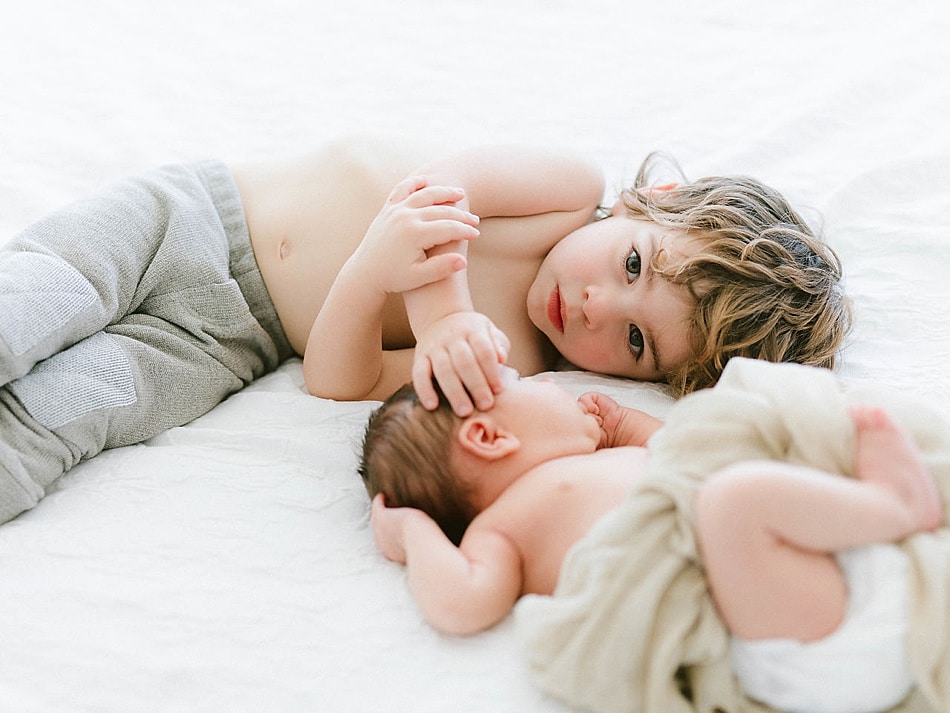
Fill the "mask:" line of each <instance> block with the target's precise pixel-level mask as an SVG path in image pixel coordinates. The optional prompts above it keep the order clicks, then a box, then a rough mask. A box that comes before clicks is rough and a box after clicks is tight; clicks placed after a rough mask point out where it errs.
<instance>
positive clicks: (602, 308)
mask: <svg viewBox="0 0 950 713" xmlns="http://www.w3.org/2000/svg"><path fill="white" fill-rule="evenodd" d="M661 245H662V247H663V248H664V249H666V250H669V251H671V252H674V254H678V255H682V254H684V253H685V251H687V250H688V249H689V248H690V246H689V241H688V239H687V237H686V234H685V232H683V231H682V230H677V229H673V228H665V227H662V226H660V225H658V224H656V223H653V222H651V221H646V220H638V219H633V218H628V217H627V216H626V215H624V214H618V215H612V216H611V217H609V218H605V219H603V220H600V221H597V222H595V223H591V224H589V225H586V226H584V227H582V228H580V229H578V230H575V231H574V232H573V233H570V234H569V235H567V236H566V237H565V238H564V239H563V240H561V241H560V242H559V243H558V244H557V245H555V246H554V248H552V250H551V252H550V253H548V255H547V257H546V258H545V260H544V262H543V263H542V264H541V267H540V269H539V270H538V274H537V276H536V277H535V280H534V283H533V284H532V285H531V288H530V290H529V292H528V300H527V308H528V316H529V317H530V318H531V321H532V322H533V323H534V325H535V326H536V327H537V328H538V329H540V330H541V331H542V332H543V333H544V334H545V335H546V336H547V337H548V339H550V340H551V343H552V344H553V345H554V346H555V348H556V349H557V350H558V351H559V352H560V353H561V354H562V355H563V356H564V357H565V358H566V359H567V360H568V361H570V362H571V363H572V364H574V365H576V366H578V367H580V368H582V369H587V370H590V371H597V372H600V373H603V374H613V375H615V376H623V377H627V378H631V379H637V380H641V381H660V380H662V379H664V378H665V377H666V375H667V374H668V373H669V372H670V371H671V370H673V369H674V368H675V367H677V366H679V365H681V364H682V363H683V362H684V361H686V359H687V358H688V357H689V355H690V344H689V337H688V325H689V319H690V316H691V315H692V310H693V309H694V306H695V305H694V300H693V297H692V295H690V293H689V290H688V289H687V288H686V287H685V286H684V285H674V284H672V283H670V282H668V281H667V280H665V279H663V278H661V277H659V276H656V275H655V274H654V273H653V270H652V269H651V268H650V260H651V259H652V257H653V255H654V254H655V253H656V251H657V250H658V249H659V248H660V247H661Z"/></svg>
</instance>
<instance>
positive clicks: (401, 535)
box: [369, 493, 429, 564]
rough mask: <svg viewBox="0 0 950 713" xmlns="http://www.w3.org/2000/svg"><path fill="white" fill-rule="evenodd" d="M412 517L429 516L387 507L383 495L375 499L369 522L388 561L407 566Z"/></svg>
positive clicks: (420, 512)
mask: <svg viewBox="0 0 950 713" xmlns="http://www.w3.org/2000/svg"><path fill="white" fill-rule="evenodd" d="M412 517H424V518H428V517H429V516H428V515H426V514H425V513H424V512H422V511H421V510H416V509H415V508H405V507H404V508H390V507H386V501H385V499H384V498H383V494H382V493H379V494H378V495H376V497H374V498H373V507H372V510H371V511H370V518H369V522H370V525H372V527H373V539H375V540H376V544H377V546H378V547H379V549H380V550H382V553H383V554H384V555H385V556H386V559H388V560H392V561H393V562H398V563H399V564H406V534H405V533H406V521H407V520H408V519H409V518H412Z"/></svg>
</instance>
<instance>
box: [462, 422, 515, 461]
mask: <svg viewBox="0 0 950 713" xmlns="http://www.w3.org/2000/svg"><path fill="white" fill-rule="evenodd" d="M456 438H457V440H458V444H459V447H460V448H461V449H462V450H463V451H464V452H466V453H469V454H471V455H473V456H475V457H476V458H481V459H483V460H489V461H494V460H498V459H499V458H504V457H505V456H507V455H510V454H511V453H514V452H515V451H517V450H518V448H520V447H521V442H520V441H519V440H518V438H517V436H515V434H514V433H511V432H510V431H508V430H507V429H504V428H502V427H501V426H499V425H498V424H497V423H495V421H494V419H492V418H490V417H489V416H487V415H483V414H480V415H477V416H470V417H468V418H467V419H465V420H464V421H463V422H462V425H461V426H459V430H458V435H457V437H456Z"/></svg>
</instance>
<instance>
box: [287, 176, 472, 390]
mask: <svg viewBox="0 0 950 713" xmlns="http://www.w3.org/2000/svg"><path fill="white" fill-rule="evenodd" d="M461 198H462V193H461V191H460V190H459V189H457V188H451V187H444V186H428V185H426V183H425V181H424V180H422V179H420V178H418V177H410V178H408V179H405V180H403V181H401V182H400V183H399V184H398V185H397V186H396V187H395V188H394V189H393V191H392V193H391V194H390V195H389V198H388V199H387V201H386V204H385V205H384V206H383V208H382V209H381V210H380V212H379V214H378V215H377V216H376V218H375V220H374V221H373V223H372V224H371V225H370V227H369V229H368V230H367V232H366V235H365V236H364V237H363V240H362V241H361V242H360V245H359V247H358V248H357V249H356V251H355V252H354V253H353V255H351V256H350V258H349V259H348V260H347V261H346V263H345V264H344V265H343V268H342V269H341V270H340V273H339V274H338V275H337V277H336V279H335V280H334V282H333V285H332V286H331V288H330V291H329V294H328V295H327V298H326V300H325V301H324V304H323V306H322V307H321V309H320V312H319V314H318V315H317V318H316V320H315V321H314V323H313V326H312V327H311V330H310V335H309V338H308V342H307V347H306V351H305V353H304V363H303V368H304V377H305V379H306V383H307V388H308V389H309V391H310V393H312V394H314V395H317V396H323V397H325V398H335V399H341V400H355V399H364V398H370V399H384V398H386V397H387V396H389V395H390V394H391V393H392V392H393V391H395V390H396V389H397V388H398V387H399V386H401V385H402V384H403V383H405V381H406V375H407V373H408V358H407V356H403V357H402V358H401V359H400V355H399V353H398V352H392V353H389V355H388V356H389V358H388V359H384V352H383V347H382V328H383V315H384V310H385V306H386V300H387V297H388V296H389V295H391V294H394V293H401V292H405V291H407V290H413V289H415V288H417V287H419V286H420V285H422V284H425V283H427V282H432V281H439V280H444V279H445V277H446V276H448V275H449V274H450V273H452V272H453V271H458V270H461V269H463V268H464V266H465V258H464V257H463V256H461V255H459V254H457V253H451V252H450V253H447V254H441V255H436V254H431V255H430V254H429V252H430V251H431V250H432V248H433V247H436V246H439V245H442V244H444V243H447V242H452V241H464V240H469V239H471V238H473V237H475V236H476V235H477V234H478V230H477V229H476V228H475V227H474V226H475V225H476V224H477V222H478V221H477V218H476V217H475V216H473V215H472V214H470V213H469V212H468V211H466V210H463V209H461V208H459V207H457V206H456V203H457V202H458V201H459V200H460V199H461Z"/></svg>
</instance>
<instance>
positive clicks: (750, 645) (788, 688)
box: [732, 545, 914, 713]
mask: <svg viewBox="0 0 950 713" xmlns="http://www.w3.org/2000/svg"><path fill="white" fill-rule="evenodd" d="M838 563H839V564H840V566H841V568H842V570H843V571H844V574H845V578H846V580H847V582H848V594H849V597H848V610H847V612H846V614H845V618H844V621H843V622H842V624H841V626H840V627H839V628H838V629H837V630H836V631H835V632H833V633H832V634H830V635H829V636H827V637H825V638H824V639H820V640H818V641H813V642H810V643H807V644H803V643H801V642H798V641H794V640H792V639H762V640H758V641H744V640H742V639H738V638H735V637H733V640H732V665H733V670H734V671H735V673H736V676H737V677H738V679H739V683H740V685H741V686H742V688H743V690H744V691H745V692H746V694H747V695H748V696H749V697H750V698H754V699H756V700H759V701H762V702H763V703H766V704H768V705H770V706H772V707H773V708H777V709H778V710H781V711H788V712H789V713H876V712H877V711H884V710H887V709H889V708H891V707H893V706H895V705H896V704H897V703H899V702H900V701H901V700H903V698H904V697H905V696H906V695H907V694H908V693H909V692H910V689H911V687H912V686H913V683H914V681H913V677H912V675H911V672H910V669H909V667H908V665H907V657H906V652H907V646H906V640H905V637H906V633H907V558H906V556H905V554H904V553H903V552H902V551H901V550H900V549H899V548H898V547H896V546H894V545H870V546H868V547H861V548H855V549H853V550H848V551H846V552H841V553H839V554H838Z"/></svg>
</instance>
